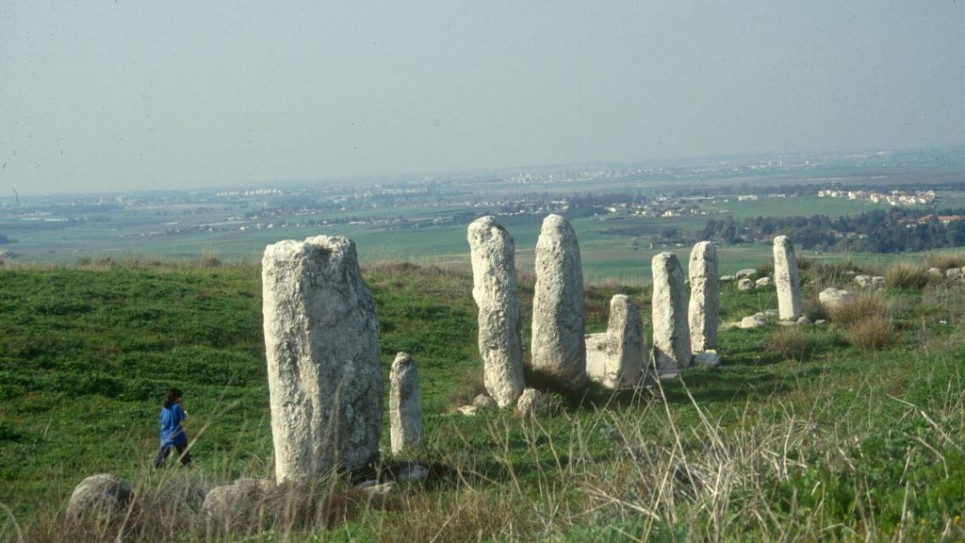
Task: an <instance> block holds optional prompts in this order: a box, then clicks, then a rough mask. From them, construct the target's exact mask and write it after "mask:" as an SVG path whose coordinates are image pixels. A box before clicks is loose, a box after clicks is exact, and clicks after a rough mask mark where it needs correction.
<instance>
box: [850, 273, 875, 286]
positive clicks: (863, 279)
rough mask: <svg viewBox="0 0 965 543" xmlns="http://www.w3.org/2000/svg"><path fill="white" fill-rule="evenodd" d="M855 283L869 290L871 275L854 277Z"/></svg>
mask: <svg viewBox="0 0 965 543" xmlns="http://www.w3.org/2000/svg"><path fill="white" fill-rule="evenodd" d="M854 282H855V283H857V285H858V286H859V287H861V288H868V287H870V286H871V276H870V275H856V276H854Z"/></svg>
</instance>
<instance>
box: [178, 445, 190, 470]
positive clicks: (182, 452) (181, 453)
mask: <svg viewBox="0 0 965 543" xmlns="http://www.w3.org/2000/svg"><path fill="white" fill-rule="evenodd" d="M175 447H177V449H178V457H179V458H181V465H182V466H190V465H191V453H190V452H188V445H187V444H184V445H175Z"/></svg>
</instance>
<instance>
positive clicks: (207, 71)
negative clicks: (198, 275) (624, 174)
mask: <svg viewBox="0 0 965 543" xmlns="http://www.w3.org/2000/svg"><path fill="white" fill-rule="evenodd" d="M963 144H965V1H958V2H956V1H953V0H929V1H925V2H915V1H911V0H909V1H900V2H899V1H888V0H850V1H844V0H815V1H810V2H800V1H775V0H766V1H765V0H761V1H757V2H748V1H733V0H730V1H720V0H712V1H711V0H708V1H700V2H693V1H677V0H674V1H644V0H633V1H625V2H616V1H614V2H596V1H594V2H590V1H585V2H563V1H554V2H548V1H547V2H541V1H530V0H527V1H518V0H513V1H505V2H504V1H494V0H485V1H477V2H460V1H454V0H444V1H440V2H384V3H383V2H379V3H375V2H363V1H353V2H340V3H332V2H322V1H317V0H315V1H303V2H298V1H288V2H254V1H240V0H233V1H227V0H226V1H215V0H204V1H197V0H191V1H174V0H164V1H163V2H160V1H147V0H143V1H133V0H117V1H116V2H115V1H114V0H96V1H95V0H90V1H80V0H56V1H44V0H24V1H19V0H0V167H2V169H0V192H2V193H3V194H4V195H5V196H6V195H9V194H10V193H11V192H12V189H14V188H16V189H17V190H18V191H20V193H21V194H26V193H44V192H46V193H51V192H81V191H97V190H116V189H153V188H186V187H194V186H199V187H202V186H203V187H210V186H218V185H225V184H241V183H244V184H264V185H269V184H271V183H272V182H276V181H287V180H314V179H332V178H343V177H347V176H356V175H365V174H408V173H419V172H447V171H466V170H472V169H487V168H498V167H505V166H519V165H531V164H554V163H572V162H582V161H591V160H592V161H597V160H601V161H643V160H649V159H664V158H678V157H689V156H703V155H717V154H726V153H735V152H782V151H789V152H793V151H818V150H855V149H875V148H898V147H920V146H932V145H937V146H946V145H963Z"/></svg>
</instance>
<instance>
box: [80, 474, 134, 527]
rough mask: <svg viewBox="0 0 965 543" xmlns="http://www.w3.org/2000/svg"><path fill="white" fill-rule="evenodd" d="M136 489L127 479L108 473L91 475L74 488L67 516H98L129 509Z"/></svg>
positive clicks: (111, 514)
mask: <svg viewBox="0 0 965 543" xmlns="http://www.w3.org/2000/svg"><path fill="white" fill-rule="evenodd" d="M133 497H134V490H133V489H131V485H130V484H128V482H127V481H125V480H124V479H121V478H120V477H115V476H113V475H108V474H103V473H102V474H100V475H91V476H90V477H88V478H86V479H84V480H83V481H81V482H80V484H79V485H77V486H76V487H75V488H74V492H73V493H72V494H71V495H70V502H68V504H67V518H69V519H74V520H77V519H81V518H97V517H100V516H114V515H120V514H123V513H124V512H125V511H127V507H128V505H129V504H130V503H131V499H132V498H133Z"/></svg>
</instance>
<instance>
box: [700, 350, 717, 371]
mask: <svg viewBox="0 0 965 543" xmlns="http://www.w3.org/2000/svg"><path fill="white" fill-rule="evenodd" d="M694 365H697V366H710V367H713V368H716V367H717V366H719V365H720V355H719V354H717V351H715V350H713V349H709V350H706V351H704V352H702V353H696V354H695V355H694Z"/></svg>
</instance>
